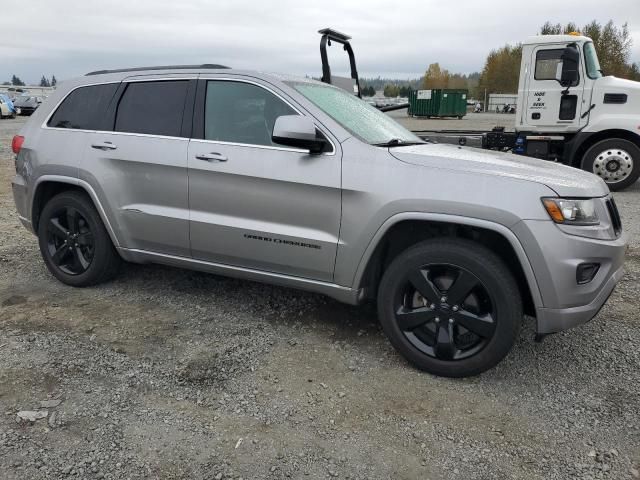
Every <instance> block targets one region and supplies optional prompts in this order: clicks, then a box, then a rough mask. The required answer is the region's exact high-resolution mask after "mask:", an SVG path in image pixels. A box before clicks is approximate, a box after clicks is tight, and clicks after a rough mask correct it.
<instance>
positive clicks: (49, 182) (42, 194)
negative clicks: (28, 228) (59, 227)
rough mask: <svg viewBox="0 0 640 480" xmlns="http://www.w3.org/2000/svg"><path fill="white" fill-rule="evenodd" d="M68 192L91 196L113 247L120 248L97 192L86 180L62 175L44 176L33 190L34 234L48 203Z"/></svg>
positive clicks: (32, 219) (38, 180)
mask: <svg viewBox="0 0 640 480" xmlns="http://www.w3.org/2000/svg"><path fill="white" fill-rule="evenodd" d="M68 191H77V192H82V193H84V194H86V195H88V196H89V198H90V199H91V201H92V202H93V205H94V207H95V208H96V210H97V211H98V215H100V218H101V219H102V223H103V224H104V226H105V228H106V230H107V232H108V233H109V237H110V238H111V241H112V242H113V245H114V246H115V247H118V246H119V245H120V243H119V242H118V238H117V236H116V234H115V232H114V230H113V228H112V226H111V223H110V222H109V218H108V217H107V214H106V212H105V210H104V208H103V207H102V204H101V203H100V199H99V198H98V196H97V195H96V192H95V190H94V189H93V188H92V187H91V185H90V184H89V183H87V182H85V181H84V180H80V179H78V178H73V177H65V176H61V175H43V176H41V177H39V178H38V179H37V181H36V184H35V187H34V190H33V196H32V200H31V210H30V211H31V225H32V227H33V230H34V232H36V233H37V232H38V222H39V220H40V214H41V212H42V209H43V208H44V206H45V205H46V203H47V202H48V201H49V200H50V199H51V198H53V197H54V196H55V195H58V194H59V193H62V192H68Z"/></svg>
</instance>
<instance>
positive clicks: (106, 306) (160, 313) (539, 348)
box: [0, 119, 640, 480]
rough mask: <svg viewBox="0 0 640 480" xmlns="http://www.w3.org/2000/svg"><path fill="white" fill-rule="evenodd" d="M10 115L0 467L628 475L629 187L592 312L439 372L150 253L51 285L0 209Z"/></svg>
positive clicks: (118, 474)
mask: <svg viewBox="0 0 640 480" xmlns="http://www.w3.org/2000/svg"><path fill="white" fill-rule="evenodd" d="M23 121H24V120H23V119H17V120H2V121H0V234H1V236H0V305H1V306H0V478H2V479H7V480H10V479H11V480H13V479H15V480H24V479H41V478H42V479H59V478H86V479H94V478H96V479H98V478H107V479H139V478H158V479H160V478H162V479H218V480H219V479H222V478H234V479H237V478H244V479H261V478H265V479H266V478H351V479H365V478H367V479H369V478H370V479H374V478H375V479H378V478H381V479H414V478H421V479H432V480H436V479H465V480H466V479H527V480H535V479H567V478H580V479H599V478H607V479H612V480H618V479H633V478H639V477H640V473H639V472H638V470H639V469H640V415H639V412H640V349H639V348H638V345H639V344H640V320H639V319H638V315H637V312H638V311H639V308H640V288H639V287H640V285H639V283H638V280H639V278H640V245H639V244H638V238H639V237H638V228H639V227H638V226H639V225H640V218H639V216H638V215H639V212H640V184H636V185H635V186H634V187H632V188H630V189H628V190H627V191H625V192H622V193H619V194H616V195H615V196H616V200H617V202H618V205H619V207H620V209H621V213H622V218H623V221H624V223H625V226H626V227H627V229H628V230H629V231H630V233H631V235H632V238H631V243H632V247H631V249H630V250H629V252H628V256H627V262H626V268H627V273H626V275H625V277H624V278H623V280H622V282H621V283H620V284H619V286H618V288H617V289H616V291H615V292H614V294H613V296H612V297H611V299H610V300H609V302H608V303H607V304H606V306H605V307H604V308H603V309H602V311H601V312H600V314H599V315H598V316H597V317H596V318H595V319H594V320H593V321H592V322H591V323H589V324H586V325H584V326H581V327H579V328H576V329H574V330H571V331H568V332H565V333H562V334H557V335H554V336H550V337H547V338H546V339H545V340H544V342H542V343H534V341H533V336H534V330H533V325H532V322H531V321H528V322H527V323H526V326H525V328H523V332H522V335H521V338H520V340H519V341H518V343H517V344H516V345H515V347H514V349H513V351H512V352H511V353H510V354H509V356H508V357H507V358H506V359H505V360H504V361H503V362H502V363H501V364H500V365H499V366H498V367H497V368H495V369H493V370H491V371H489V372H487V373H485V374H483V375H481V376H479V377H476V378H471V379H462V380H449V379H443V378H437V377H433V376H430V375H427V374H424V373H421V372H419V371H416V370H415V369H413V368H411V367H410V366H409V365H407V363H406V362H405V361H404V360H403V359H402V358H401V357H399V356H398V355H397V354H396V353H395V352H394V350H393V349H392V348H391V346H390V345H389V343H388V342H387V340H386V339H385V337H384V336H383V334H382V331H381V329H380V327H379V325H378V323H377V320H376V315H375V310H374V308H373V307H372V306H364V307H351V306H346V305H342V304H339V303H337V302H335V301H333V300H331V299H328V298H325V297H323V296H320V295H314V294H309V293H304V292H299V291H295V290H291V289H284V288H278V287H272V286H267V285H262V284H257V283H252V282H246V281H239V280H233V279H227V278H222V277H217V276H213V275H207V274H202V273H194V272H189V271H184V270H178V269H171V268H166V267H160V266H152V265H147V266H140V265H127V266H126V267H125V268H124V269H123V271H122V273H121V274H120V275H119V277H118V278H117V279H116V280H115V281H113V282H111V283H109V284H106V285H101V286H97V287H93V288H86V289H74V288H71V287H68V286H65V285H62V284H61V283H59V282H57V281H56V280H54V279H53V278H52V276H51V275H50V274H49V273H48V272H47V270H46V268H45V266H44V264H43V262H42V261H41V258H40V254H39V251H38V247H37V242H36V238H35V237H34V236H32V235H31V234H30V233H28V232H27V231H26V230H25V229H24V228H22V226H21V225H19V221H18V218H17V215H16V213H15V208H14V205H13V199H12V195H11V186H10V179H11V176H12V175H13V158H12V154H11V153H10V148H9V144H10V140H11V137H12V136H13V135H14V134H15V132H16V131H17V130H18V128H19V126H20V125H21V123H22V122H23ZM43 401H48V403H44V404H41V402H43ZM24 410H36V411H42V412H46V413H47V417H45V418H42V419H39V420H36V421H34V422H31V421H28V420H27V421H18V420H19V419H18V417H17V413H18V412H19V411H24Z"/></svg>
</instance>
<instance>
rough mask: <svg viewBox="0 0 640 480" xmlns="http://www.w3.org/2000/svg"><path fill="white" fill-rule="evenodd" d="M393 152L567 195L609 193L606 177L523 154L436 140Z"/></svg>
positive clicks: (419, 161)
mask: <svg viewBox="0 0 640 480" xmlns="http://www.w3.org/2000/svg"><path fill="white" fill-rule="evenodd" d="M389 152H390V153H391V154H392V155H393V156H394V157H395V158H397V159H398V160H401V161H403V162H406V163H411V164H414V165H422V166H425V167H429V168H441V169H448V170H457V171H463V172H467V173H471V174H477V175H497V176H501V177H509V178H514V179H518V180H525V181H529V182H535V183H539V184H543V185H546V186H547V187H549V188H550V189H552V190H553V191H555V192H556V193H557V194H558V195H559V196H563V197H602V196H604V195H607V194H608V193H609V187H607V184H606V183H605V182H604V180H602V179H601V178H600V177H598V176H596V175H593V174H592V173H588V172H585V171H583V170H579V169H577V168H572V167H567V166H565V165H561V164H558V163H554V162H551V161H547V160H538V159H536V158H531V157H525V156H522V155H514V154H511V153H502V152H496V151H491V150H479V149H477V148H470V147H458V146H455V145H444V144H432V143H428V144H424V145H412V146H406V147H393V148H390V149H389Z"/></svg>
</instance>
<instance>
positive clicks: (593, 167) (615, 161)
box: [582, 138, 640, 191]
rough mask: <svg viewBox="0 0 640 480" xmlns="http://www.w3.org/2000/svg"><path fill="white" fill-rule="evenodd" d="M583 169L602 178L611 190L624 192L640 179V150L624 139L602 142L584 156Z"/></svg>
mask: <svg viewBox="0 0 640 480" xmlns="http://www.w3.org/2000/svg"><path fill="white" fill-rule="evenodd" d="M582 168H583V169H584V170H586V171H588V172H592V173H595V174H596V175H598V176H599V177H600V178H602V179H603V180H604V181H605V182H606V184H607V185H608V186H609V189H610V190H612V191H617V190H623V189H625V188H627V187H628V186H630V185H633V184H634V183H635V182H636V181H637V180H638V177H640V148H639V147H638V146H637V145H636V144H635V143H633V142H630V141H629V140H624V139H622V138H612V139H609V140H602V141H600V142H598V143H596V144H595V145H593V146H592V147H591V148H589V150H587V152H586V153H585V154H584V157H583V160H582Z"/></svg>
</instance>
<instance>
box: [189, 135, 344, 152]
mask: <svg viewBox="0 0 640 480" xmlns="http://www.w3.org/2000/svg"><path fill="white" fill-rule="evenodd" d="M190 141H191V142H196V143H213V144H215V145H229V146H231V147H247V148H262V149H265V150H280V151H283V152H297V153H306V154H308V155H311V154H310V153H309V150H304V149H300V148H291V147H275V146H273V145H256V144H253V143H234V142H223V141H221V140H203V139H200V138H192V139H190ZM322 155H335V150H334V152H331V153H330V152H326V153H323V154H322Z"/></svg>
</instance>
